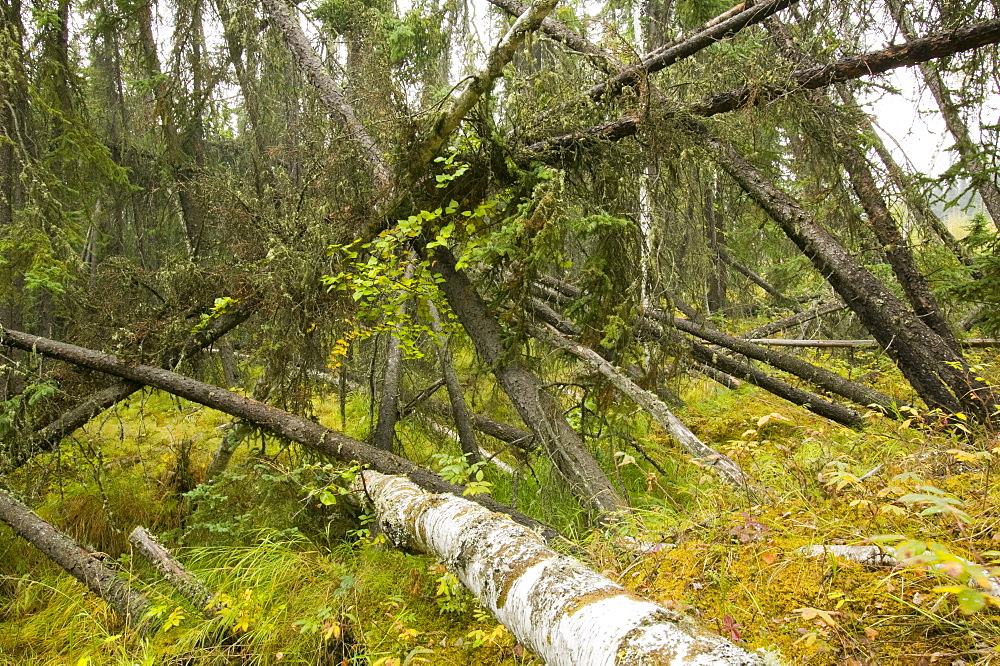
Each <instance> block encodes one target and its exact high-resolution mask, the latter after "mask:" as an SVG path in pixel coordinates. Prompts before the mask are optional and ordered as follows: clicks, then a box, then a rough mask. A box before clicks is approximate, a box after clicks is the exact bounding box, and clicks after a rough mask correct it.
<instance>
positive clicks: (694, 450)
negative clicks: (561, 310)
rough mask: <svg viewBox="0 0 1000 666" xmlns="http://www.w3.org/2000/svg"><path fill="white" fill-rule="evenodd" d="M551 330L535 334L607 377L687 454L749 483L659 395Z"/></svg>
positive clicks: (731, 478) (741, 482)
mask: <svg viewBox="0 0 1000 666" xmlns="http://www.w3.org/2000/svg"><path fill="white" fill-rule="evenodd" d="M550 331H551V332H550ZM550 331H545V330H544V329H542V328H540V327H539V328H537V329H536V331H535V333H536V335H538V336H539V337H541V339H542V340H544V341H545V342H547V343H548V344H550V345H552V346H554V347H557V348H559V349H562V350H563V351H566V352H569V353H570V354H572V355H573V356H576V357H577V358H578V359H580V360H581V361H583V362H584V363H586V364H587V365H589V366H590V367H592V368H594V369H595V370H597V371H598V372H599V373H601V374H602V375H604V376H605V377H607V379H608V380H609V381H610V382H611V383H612V384H613V385H614V386H615V388H617V389H618V390H619V391H621V392H622V393H624V394H625V395H627V396H628V397H629V398H630V399H632V401H634V402H635V403H636V404H637V405H639V406H640V407H642V408H643V409H644V410H646V412H647V413H648V414H649V415H650V416H652V417H653V420H655V421H656V422H657V423H659V424H660V426H662V427H663V428H664V429H665V430H666V431H667V432H669V433H670V435H671V437H673V438H674V439H676V440H677V443H678V444H680V445H681V448H683V449H684V450H685V451H687V453H688V455H690V456H691V457H693V458H695V459H698V460H700V461H702V462H703V463H705V464H707V465H710V466H711V467H714V468H715V469H716V470H718V471H719V472H720V473H721V474H722V475H723V476H724V477H725V478H726V480H727V481H728V482H729V483H730V484H732V485H734V486H736V487H738V488H747V487H749V485H750V483H751V480H750V477H748V476H747V474H746V473H745V472H744V471H743V470H742V469H741V468H740V466H739V465H737V464H736V463H735V462H733V461H732V460H730V458H729V457H728V456H726V455H725V454H722V453H719V452H718V451H716V450H715V449H713V448H711V447H710V446H708V445H706V444H705V443H704V442H702V441H701V440H700V439H698V437H697V436H696V435H695V434H694V433H693V432H691V430H690V429H689V428H688V427H687V426H686V425H684V423H682V422H681V420H680V419H678V418H677V417H676V416H675V415H674V414H673V412H671V411H670V410H669V409H668V408H667V406H666V405H665V404H663V402H662V401H661V400H660V399H659V398H657V397H656V396H655V395H653V394H652V393H650V392H649V391H646V390H645V389H643V388H641V387H640V386H638V385H637V384H636V383H635V382H633V381H632V380H631V379H629V378H628V377H626V376H625V374H624V373H623V372H621V371H620V370H618V368H616V367H614V366H613V365H611V364H610V363H609V362H608V361H607V360H606V359H605V358H603V357H602V356H601V355H600V354H598V353H597V352H595V351H594V350H593V349H590V348H589V347H586V346H584V345H582V344H580V343H578V342H575V341H573V340H571V339H569V338H566V337H563V336H562V335H560V334H559V333H558V332H555V331H554V330H552V329H550Z"/></svg>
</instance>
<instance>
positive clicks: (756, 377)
mask: <svg viewBox="0 0 1000 666" xmlns="http://www.w3.org/2000/svg"><path fill="white" fill-rule="evenodd" d="M563 287H564V289H565V291H564V292H562V293H563V294H564V296H563V298H564V302H569V301H571V300H572V298H570V297H568V296H565V293H579V292H576V291H573V290H574V289H575V287H572V286H571V285H564V286H563ZM702 330H704V329H702ZM635 332H636V334H637V335H640V336H643V337H644V338H647V339H651V340H654V341H657V342H666V343H668V344H673V345H676V344H678V343H680V344H682V345H685V346H686V347H688V348H689V349H690V350H691V356H692V357H693V358H694V359H695V360H696V361H699V362H700V363H702V364H704V365H706V366H709V367H711V368H713V369H715V370H718V371H720V372H721V373H722V374H721V375H720V376H717V377H713V379H716V380H717V381H719V382H720V383H722V384H724V385H726V386H728V387H730V388H735V387H734V386H733V385H732V382H733V381H734V378H738V379H744V380H746V381H748V382H750V383H751V384H753V385H755V386H759V387H760V388H762V389H764V390H765V391H768V392H770V393H773V394H774V395H776V396H778V397H779V398H783V399H785V400H787V401H789V402H791V403H793V404H796V405H799V406H801V407H805V408H806V409H808V410H809V411H811V412H813V413H814V414H819V415H820V416H823V417H825V418H828V419H830V420H831V421H836V422H837V423H840V424H841V425H845V426H848V427H852V428H853V427H857V426H859V425H861V424H862V423H863V422H864V418H863V417H862V416H861V414H859V413H858V412H856V411H854V410H853V409H849V408H847V407H844V406H843V405H838V404H837V403H835V402H831V401H829V400H827V399H826V398H823V397H820V396H818V395H816V394H815V393H811V392H809V391H805V390H803V389H800V388H798V387H795V386H792V385H791V384H789V383H787V382H783V381H781V380H780V379H777V378H776V377H772V376H771V375H768V374H767V373H765V372H761V371H760V370H758V369H756V368H754V367H752V366H750V365H749V364H748V363H745V362H743V361H739V360H737V359H735V358H730V357H729V356H726V355H725V354H721V353H719V352H717V351H714V350H712V349H709V348H708V347H706V346H705V345H702V344H699V343H697V342H694V341H693V340H689V339H687V338H683V337H681V336H680V335H679V334H674V335H669V334H667V333H665V332H664V330H663V329H662V328H661V327H660V325H659V324H657V323H656V321H655V319H654V317H652V316H651V315H650V314H649V313H648V312H647V313H645V314H644V315H643V316H642V317H640V318H639V319H638V321H636V324H635Z"/></svg>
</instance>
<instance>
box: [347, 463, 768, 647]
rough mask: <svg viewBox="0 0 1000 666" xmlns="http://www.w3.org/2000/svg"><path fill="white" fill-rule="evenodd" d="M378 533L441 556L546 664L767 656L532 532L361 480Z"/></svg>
mask: <svg viewBox="0 0 1000 666" xmlns="http://www.w3.org/2000/svg"><path fill="white" fill-rule="evenodd" d="M355 492H357V493H359V494H362V493H363V494H366V495H367V497H368V498H370V500H371V501H372V502H373V504H374V506H375V513H376V515H377V516H378V521H379V524H380V526H381V527H382V529H383V531H384V533H385V534H386V535H387V536H388V537H389V538H390V539H392V540H393V541H394V542H396V543H397V544H398V545H401V546H405V547H407V548H409V549H412V550H415V551H418V552H423V553H427V554H430V555H433V556H434V557H437V558H439V559H441V560H442V561H443V562H444V563H445V564H446V565H447V566H448V568H449V569H450V570H451V571H452V572H453V573H454V574H455V575H456V576H457V577H458V579H459V580H461V581H462V582H463V583H464V584H465V586H466V587H467V588H469V590H470V591H471V592H472V593H473V594H474V595H475V596H476V597H477V598H478V599H479V600H480V601H481V602H482V604H483V605H484V606H485V607H486V608H487V609H488V610H489V611H490V613H492V614H493V616H494V617H495V618H496V619H497V620H498V621H499V622H500V623H502V624H503V625H504V626H506V627H507V628H508V629H509V630H510V631H511V633H512V634H514V636H515V637H516V638H517V639H518V640H519V641H520V642H521V643H522V644H523V645H525V646H526V647H527V648H528V649H530V650H531V651H532V652H533V653H534V654H535V656H537V657H538V658H540V659H542V660H543V661H544V662H545V663H546V664H548V665H549V666H612V665H621V666H624V665H626V664H627V665H630V666H631V665H639V664H643V665H645V666H657V665H660V664H664V665H665V664H678V665H680V664H691V665H695V664H702V665H704V666H708V665H709V664H713V665H716V666H735V665H737V664H739V665H743V666H763V665H764V664H765V663H766V661H765V658H764V656H762V655H760V654H755V653H751V652H748V651H746V650H744V649H742V648H740V647H737V646H736V645H734V644H732V643H730V642H729V641H727V640H725V639H724V638H722V637H720V636H715V635H712V634H707V633H702V632H699V631H697V630H695V629H693V628H689V627H687V626H681V624H680V621H679V617H678V615H677V614H676V613H674V612H672V611H669V610H667V609H666V608H664V607H662V606H660V605H658V604H655V603H653V602H652V601H648V600H646V599H643V598H641V597H639V596H638V595H636V594H635V593H633V592H630V591H628V590H626V589H625V588H623V587H621V586H620V585H618V584H617V583H614V582H613V581H611V580H610V579H608V578H606V577H604V576H602V575H600V574H598V573H597V572H595V571H593V570H591V569H589V568H587V567H585V566H584V565H583V564H582V563H581V562H579V561H578V560H576V559H574V558H572V557H567V556H565V555H560V554H559V553H556V552H555V551H554V550H552V549H550V548H549V547H548V546H546V545H545V542H543V541H542V539H541V538H540V537H539V536H538V535H537V534H535V533H534V532H532V531H531V530H529V529H526V528H524V527H522V526H520V525H518V524H517V523H515V522H513V521H512V520H510V519H509V518H507V517H506V516H504V515H502V514H497V513H493V512H490V511H488V510H486V509H483V508H482V507H480V506H479V505H477V504H474V503H472V502H470V501H468V500H464V499H461V498H459V497H456V496H454V495H447V494H441V495H429V494H427V493H424V492H423V491H421V490H420V489H419V488H418V487H417V486H416V485H415V484H413V483H412V482H410V481H408V480H407V479H405V478H403V477H399V476H387V475H384V474H379V473H377V472H370V471H369V472H364V473H363V474H362V475H359V479H358V484H357V487H356V488H355Z"/></svg>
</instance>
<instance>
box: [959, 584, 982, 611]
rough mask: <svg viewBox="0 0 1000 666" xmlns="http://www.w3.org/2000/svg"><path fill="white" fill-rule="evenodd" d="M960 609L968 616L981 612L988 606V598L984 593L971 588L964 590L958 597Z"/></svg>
mask: <svg viewBox="0 0 1000 666" xmlns="http://www.w3.org/2000/svg"><path fill="white" fill-rule="evenodd" d="M957 598H958V608H959V610H961V611H962V612H963V613H965V614H966V615H971V614H972V613H976V612H979V611H981V610H982V609H983V606H985V605H986V597H985V596H984V595H983V593H982V592H980V591H978V590H973V589H972V588H971V587H967V588H965V589H963V590H962V591H961V592H959V593H958V595H957Z"/></svg>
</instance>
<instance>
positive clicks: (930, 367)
mask: <svg viewBox="0 0 1000 666" xmlns="http://www.w3.org/2000/svg"><path fill="white" fill-rule="evenodd" d="M689 126H690V127H691V128H692V129H693V134H694V135H695V136H697V137H698V138H699V139H700V140H702V141H703V142H704V143H705V145H706V146H707V147H708V148H709V149H710V150H711V152H712V153H713V154H714V155H715V157H716V159H717V160H718V161H719V163H720V164H721V165H722V167H723V168H724V169H725V170H726V172H727V173H729V175H730V176H732V177H733V179H734V180H735V181H736V182H737V183H739V185H740V186H741V187H742V188H743V189H744V191H746V192H747V194H749V195H750V196H751V197H752V198H753V199H754V201H756V202H757V204H758V205H759V206H760V207H761V208H763V209H764V210H765V211H766V212H767V213H768V214H769V215H770V216H771V218H772V219H773V220H774V221H775V222H776V223H777V224H778V226H779V227H781V228H782V230H783V231H784V232H785V234H786V235H787V236H788V237H789V238H790V239H791V240H792V242H794V243H795V244H796V245H797V246H798V247H799V249H800V250H802V252H803V253H804V254H805V255H806V256H807V257H809V259H810V260H812V262H813V265H814V266H815V267H816V269H817V270H819V272H820V273H821V274H822V275H823V276H824V277H825V278H826V279H827V281H828V282H829V283H830V285H831V286H832V287H833V288H834V290H835V291H836V292H837V294H838V295H839V296H840V297H841V298H842V299H844V302H845V303H846V304H847V305H848V307H850V308H851V309H852V310H853V311H854V312H855V313H856V314H857V315H858V318H859V319H860V320H861V323H862V324H863V325H864V326H865V327H866V328H867V329H868V331H869V332H870V333H871V335H872V336H873V337H874V338H875V339H876V340H878V341H879V344H880V345H882V348H883V349H885V350H886V352H887V353H888V354H889V356H890V357H891V358H892V359H893V361H895V363H896V365H897V366H898V367H899V369H900V371H901V372H902V373H903V375H904V376H905V377H906V379H907V380H908V381H909V382H910V384H911V385H912V386H913V388H914V389H915V390H916V391H917V393H918V395H920V397H921V398H922V399H923V400H924V402H926V403H927V405H928V406H929V407H931V408H939V409H942V410H944V411H946V412H950V413H954V412H960V411H964V412H967V413H970V414H972V415H974V417H975V418H976V419H977V420H979V421H980V422H981V423H983V424H990V423H991V421H992V418H993V411H994V406H995V398H994V396H993V394H992V391H991V390H990V388H989V386H988V385H986V384H985V383H984V382H982V381H980V380H978V379H976V377H975V376H974V374H972V373H970V372H969V370H968V366H967V365H966V363H965V360H964V359H963V358H962V357H961V356H960V355H959V354H957V353H956V352H955V351H954V350H952V349H951V348H950V347H949V346H948V344H947V343H946V342H945V341H944V340H942V339H941V336H939V335H938V334H937V333H935V332H934V331H932V330H931V329H930V328H929V327H928V326H927V325H926V324H924V323H923V322H922V321H921V320H920V318H919V317H917V316H916V315H914V314H913V313H912V312H910V311H909V310H907V309H906V307H904V306H903V304H902V303H901V302H900V301H899V299H897V298H896V296H895V295H894V294H893V293H892V292H891V291H889V290H888V289H887V288H886V287H885V286H884V285H883V284H882V283H881V282H879V281H878V279H877V278H875V276H874V275H872V274H871V273H870V272H869V271H868V269H866V268H865V267H864V266H862V265H861V263H860V262H859V261H857V260H856V259H855V258H854V257H853V256H851V255H850V253H848V251H847V250H846V249H845V248H844V247H843V246H842V245H841V244H840V243H839V242H838V241H837V240H836V239H835V238H834V237H833V236H832V235H831V234H830V233H829V232H827V231H826V230H825V229H823V228H822V227H821V226H820V225H819V224H817V223H816V221H815V220H813V218H812V217H811V216H810V215H809V214H808V213H807V212H806V211H805V210H804V209H803V208H802V207H801V206H800V205H799V203H798V202H797V201H795V200H794V199H792V198H791V197H790V196H789V195H788V194H786V193H785V192H784V191H782V190H780V189H779V188H778V187H776V186H775V185H774V184H773V183H772V182H770V181H769V180H768V179H767V177H766V176H764V174H762V173H761V172H760V171H758V170H757V169H755V168H754V167H753V166H752V165H751V164H750V163H749V162H747V161H746V159H745V158H744V157H743V156H742V155H740V154H739V153H737V152H736V150H735V149H734V148H733V147H732V146H731V145H729V144H728V143H725V142H724V141H722V140H720V139H717V138H715V137H713V136H711V135H710V134H708V131H707V129H706V128H705V127H704V126H702V125H700V124H699V123H697V122H691V123H689Z"/></svg>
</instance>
